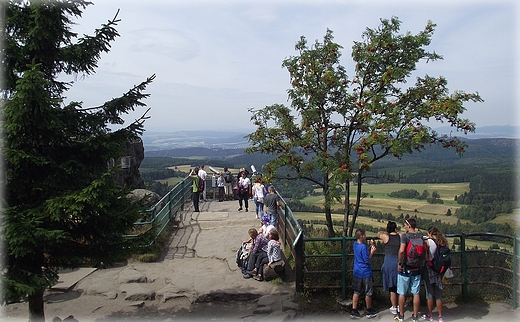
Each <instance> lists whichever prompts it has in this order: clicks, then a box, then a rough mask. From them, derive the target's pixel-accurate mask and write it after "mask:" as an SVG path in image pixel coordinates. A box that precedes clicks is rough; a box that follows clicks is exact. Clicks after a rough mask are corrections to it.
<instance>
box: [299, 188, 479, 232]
mask: <svg viewBox="0 0 520 322" xmlns="http://www.w3.org/2000/svg"><path fill="white" fill-rule="evenodd" d="M352 188H353V189H355V188H356V187H355V186H353V187H352ZM404 189H413V190H417V191H418V192H419V193H422V192H423V191H424V190H428V192H429V193H430V195H431V193H432V192H434V191H437V193H438V194H439V195H440V198H441V199H442V200H443V202H444V204H430V203H428V202H426V200H418V199H401V198H392V197H389V196H388V194H389V193H391V192H394V191H399V190H404ZM351 190H352V189H351ZM466 191H469V183H450V184H399V183H387V184H363V190H362V192H363V193H367V194H368V196H367V197H366V198H364V199H363V200H362V201H361V208H362V209H367V210H368V209H370V210H374V211H381V212H382V213H391V214H393V215H394V216H400V215H401V214H404V215H406V214H410V215H413V214H417V216H418V217H424V218H429V219H432V220H435V219H439V218H441V216H442V220H443V221H446V222H448V223H450V224H455V223H456V222H457V220H458V219H457V218H456V217H455V216H446V212H447V211H448V209H451V212H452V213H455V210H456V209H457V208H459V207H460V205H458V204H457V203H456V202H455V201H454V198H455V196H456V195H460V194H463V193H464V192H466ZM355 197H356V196H355V194H354V193H351V195H350V198H351V202H354V201H355ZM301 202H303V203H306V204H310V205H316V206H319V207H322V205H323V197H321V196H311V197H307V198H305V199H303V200H301ZM333 208H334V209H336V210H339V211H341V210H342V209H343V204H337V205H336V206H334V207H333Z"/></svg>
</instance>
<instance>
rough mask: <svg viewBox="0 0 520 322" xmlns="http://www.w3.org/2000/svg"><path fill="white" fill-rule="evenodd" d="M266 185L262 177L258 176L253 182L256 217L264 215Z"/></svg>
mask: <svg viewBox="0 0 520 322" xmlns="http://www.w3.org/2000/svg"><path fill="white" fill-rule="evenodd" d="M265 192H266V191H265V187H264V184H263V183H262V179H260V178H258V179H256V180H255V183H254V184H253V201H254V202H255V205H256V219H260V218H262V216H263V215H264V195H265Z"/></svg>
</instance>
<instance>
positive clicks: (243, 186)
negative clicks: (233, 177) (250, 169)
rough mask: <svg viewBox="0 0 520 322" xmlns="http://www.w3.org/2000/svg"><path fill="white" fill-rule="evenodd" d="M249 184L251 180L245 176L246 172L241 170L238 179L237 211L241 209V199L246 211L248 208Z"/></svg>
mask: <svg viewBox="0 0 520 322" xmlns="http://www.w3.org/2000/svg"><path fill="white" fill-rule="evenodd" d="M250 185H251V180H249V178H248V177H247V173H246V172H245V171H242V173H241V178H240V180H238V205H239V206H240V207H239V208H238V211H241V210H242V200H243V201H244V206H245V207H246V212H248V208H249V186H250Z"/></svg>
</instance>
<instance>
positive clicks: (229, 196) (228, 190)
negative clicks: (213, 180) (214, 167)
mask: <svg viewBox="0 0 520 322" xmlns="http://www.w3.org/2000/svg"><path fill="white" fill-rule="evenodd" d="M224 179H225V181H226V183H225V185H224V195H225V198H224V199H225V200H233V199H234V198H233V189H232V184H233V174H232V173H231V171H229V168H228V167H224Z"/></svg>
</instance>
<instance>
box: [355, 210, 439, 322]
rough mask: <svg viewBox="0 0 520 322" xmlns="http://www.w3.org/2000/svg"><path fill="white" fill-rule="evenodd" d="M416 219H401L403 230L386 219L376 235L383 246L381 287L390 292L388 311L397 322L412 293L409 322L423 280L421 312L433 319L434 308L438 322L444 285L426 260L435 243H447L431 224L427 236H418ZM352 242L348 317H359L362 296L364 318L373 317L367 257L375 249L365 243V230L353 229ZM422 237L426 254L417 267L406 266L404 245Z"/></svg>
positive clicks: (416, 315)
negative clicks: (411, 308) (423, 289)
mask: <svg viewBox="0 0 520 322" xmlns="http://www.w3.org/2000/svg"><path fill="white" fill-rule="evenodd" d="M416 227H417V221H416V220H415V219H414V218H408V219H406V220H405V221H404V229H405V232H404V233H399V232H398V230H397V224H396V223H395V222H393V221H389V222H388V224H387V227H386V231H381V232H379V233H378V234H377V237H378V238H379V239H380V240H381V241H382V242H383V245H384V254H385V257H384V261H383V265H382V267H381V273H382V276H383V290H385V291H388V292H389V294H390V302H391V303H392V306H391V307H390V312H391V313H392V314H394V319H395V320H396V321H397V322H402V321H403V320H404V313H405V302H406V301H405V300H406V295H407V294H408V293H411V294H412V295H413V313H412V316H411V321H412V322H417V321H418V320H419V307H420V296H419V291H420V287H421V281H423V282H424V287H425V289H426V299H427V313H424V314H422V315H421V318H422V319H423V320H426V321H433V309H434V307H435V306H436V307H437V313H438V318H437V321H438V322H444V317H443V311H442V289H443V287H444V285H443V281H442V278H443V276H442V274H440V273H437V272H436V271H434V270H433V269H432V268H431V265H430V262H431V261H433V259H434V256H435V251H436V248H437V245H447V243H448V241H447V239H446V236H445V235H444V234H443V233H442V232H441V231H440V230H439V229H438V228H437V227H435V226H431V227H429V228H428V236H422V235H420V234H418V233H417V232H416ZM355 235H356V242H355V243H354V269H353V278H352V289H353V291H354V295H353V298H352V311H351V314H350V316H351V318H353V319H356V318H360V317H361V314H360V313H359V310H358V301H359V297H360V296H361V295H362V294H364V295H365V304H366V312H365V316H366V317H367V318H373V317H375V316H377V312H376V311H375V310H374V309H373V308H372V293H373V288H372V267H371V264H370V259H371V258H372V256H373V254H374V253H375V252H376V245H375V243H374V241H373V240H370V242H369V246H367V245H366V238H367V236H366V233H365V230H363V229H357V230H356V233H355ZM418 237H419V238H421V239H426V245H427V249H428V255H429V256H427V257H426V258H427V259H428V260H425V261H424V262H422V263H421V265H419V267H410V266H409V265H408V264H407V261H406V248H407V245H408V242H409V241H410V240H411V239H416V238H418Z"/></svg>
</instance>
